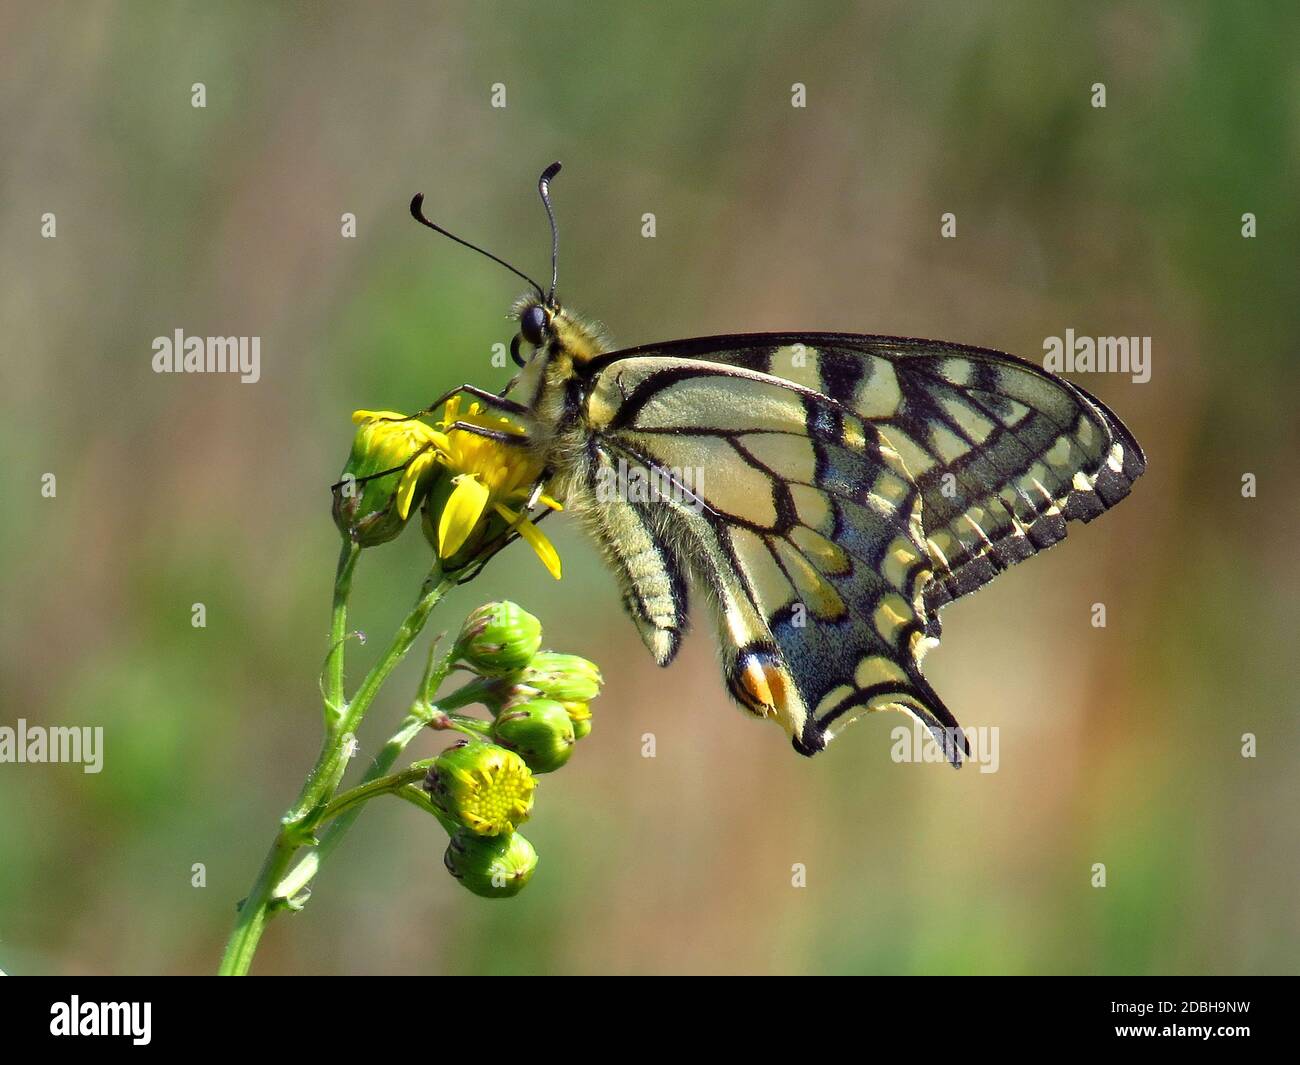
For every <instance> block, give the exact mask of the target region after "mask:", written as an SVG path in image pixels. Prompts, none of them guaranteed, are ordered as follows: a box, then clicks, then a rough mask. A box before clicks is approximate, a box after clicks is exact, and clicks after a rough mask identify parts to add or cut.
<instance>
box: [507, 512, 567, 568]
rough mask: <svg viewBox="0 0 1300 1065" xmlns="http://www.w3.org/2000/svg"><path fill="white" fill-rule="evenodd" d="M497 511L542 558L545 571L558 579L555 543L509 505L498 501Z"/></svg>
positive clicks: (558, 563)
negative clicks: (505, 505) (504, 505)
mask: <svg viewBox="0 0 1300 1065" xmlns="http://www.w3.org/2000/svg"><path fill="white" fill-rule="evenodd" d="M497 513H498V514H500V515H501V516H502V517H503V518H505V519H506V521H508V522H509V523H510V525H511V527H512V528H513V529H514V530H515V532H517V533H518V534H519V535H520V536H521V537H522V538H523V539H524V540H526V541H527V542H528V546H529V547H531V548H532V549H533V550H534V551H536V552H537V557H538V558H540V559H541V560H542V565H543V566H545V567H546V569H547V572H548V573H550V575H551V576H552V577H554V578H555V579H556V580H557V581H558V580H559V579H560V553H559V552H558V551H556V550H555V545H554V544H552V543H551V541H550V540H548V539H547V538H546V534H545V533H544V532H542V530H541V529H539V528H538V527H537V526H536V525H534V524H533V523H532V522H531V521H529V520H528V519H527V518H526V517H524V516H523V515H522V514H516V513H515V512H514V511H512V510H511V509H510V508H509V507H503V506H501V504H500V503H498V504H497Z"/></svg>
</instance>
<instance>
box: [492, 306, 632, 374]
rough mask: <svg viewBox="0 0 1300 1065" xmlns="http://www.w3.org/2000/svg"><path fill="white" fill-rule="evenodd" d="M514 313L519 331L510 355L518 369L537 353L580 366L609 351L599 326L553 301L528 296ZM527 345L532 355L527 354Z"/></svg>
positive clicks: (516, 307) (511, 346) (512, 344)
mask: <svg viewBox="0 0 1300 1065" xmlns="http://www.w3.org/2000/svg"><path fill="white" fill-rule="evenodd" d="M512 313H513V317H515V318H517V319H518V321H519V332H518V333H517V334H515V339H514V341H513V342H512V343H511V345H510V356H511V358H513V359H514V360H515V363H516V364H517V365H519V366H527V365H528V363H529V362H531V361H532V360H533V359H534V358H535V357H536V356H537V355H538V353H545V354H546V356H547V358H548V360H549V359H554V358H556V357H560V358H562V359H567V360H569V361H571V362H572V363H576V364H581V363H584V362H586V361H587V360H589V359H594V358H595V357H596V356H597V355H599V354H601V353H602V352H604V351H606V350H607V349H608V343H607V342H606V340H605V338H604V337H603V336H602V334H601V331H600V330H599V329H598V328H597V327H596V326H594V325H592V324H591V323H590V322H588V321H586V320H585V319H583V318H580V317H579V316H578V315H576V314H573V313H571V312H570V311H567V310H565V309H564V308H563V307H561V306H560V304H559V303H558V302H557V301H556V300H555V299H554V298H550V299H546V298H543V297H540V296H537V295H535V294H534V293H527V294H525V295H524V296H521V297H520V298H519V300H518V301H517V302H516V303H515V306H514V310H513V312H512ZM525 344H527V345H528V346H529V347H530V348H531V349H532V350H531V352H525V350H524V345H525Z"/></svg>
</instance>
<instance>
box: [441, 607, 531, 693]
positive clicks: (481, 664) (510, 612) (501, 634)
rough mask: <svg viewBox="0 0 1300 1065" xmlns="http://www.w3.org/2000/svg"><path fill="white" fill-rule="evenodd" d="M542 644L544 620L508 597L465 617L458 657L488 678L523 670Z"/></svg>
mask: <svg viewBox="0 0 1300 1065" xmlns="http://www.w3.org/2000/svg"><path fill="white" fill-rule="evenodd" d="M541 644H542V623H541V622H540V621H538V620H537V619H536V618H535V617H533V615H532V614H530V613H528V611H527V610H525V609H524V608H523V607H521V606H518V605H517V604H515V603H511V602H509V601H508V600H507V601H503V602H499V603H486V604H485V605H483V606H481V607H479V608H478V609H477V610H475V611H474V612H473V613H472V614H470V616H469V617H467V618H466V619H465V624H464V626H463V627H462V628H461V630H460V636H458V637H457V638H456V656H457V658H459V659H460V660H462V661H464V662H466V663H467V664H468V665H469V666H470V667H471V668H472V669H474V670H475V671H476V672H478V673H481V674H483V676H485V677H500V676H504V675H505V674H508V673H514V672H516V671H517V670H520V669H523V668H524V667H525V666H526V665H528V663H529V662H531V661H532V659H533V655H535V654H537V649H538V648H539V647H540V646H541Z"/></svg>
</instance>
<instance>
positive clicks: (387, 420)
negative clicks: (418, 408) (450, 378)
mask: <svg viewBox="0 0 1300 1065" xmlns="http://www.w3.org/2000/svg"><path fill="white" fill-rule="evenodd" d="M352 420H353V421H354V422H356V423H357V425H359V426H360V428H359V429H358V431H357V439H356V442H355V443H354V444H353V462H352V463H350V465H349V469H351V468H352V467H353V466H354V465H356V458H357V456H359V455H360V456H364V459H365V468H364V472H365V473H366V474H376V473H383V472H391V473H392V477H391V478H389V477H383V478H378V479H376V481H368V482H365V483H367V484H368V485H370V486H372V487H371V488H370V490H369V492H368V498H371V497H383V498H385V499H391V500H392V503H393V506H392V507H391V508H387V511H386V513H387V515H388V517H389V520H387V521H386V522H385V523H384V524H383V529H382V532H383V535H384V536H385V537H386V538H390V539H391V537H392V536H395V535H397V533H398V532H399V531H401V526H402V525H403V524H404V523H405V522H406V519H407V517H408V516H409V515H410V512H411V510H412V508H413V507H414V506H415V504H416V503H417V502H419V500H420V499H421V498H424V499H425V507H424V526H425V534H426V535H427V536H428V538H429V542H430V543H431V544H432V545H433V546H434V548H435V550H436V551H437V552H438V557H439V558H440V559H442V560H443V561H444V562H451V563H452V568H458V564H460V565H463V564H467V563H468V562H470V561H471V560H472V558H473V556H474V553H475V552H476V551H477V549H478V548H479V547H480V546H481V545H482V544H484V543H486V542H488V541H490V540H492V539H493V538H494V537H495V536H498V535H503V534H506V533H508V532H515V533H518V535H519V536H520V537H521V538H522V539H523V540H525V541H526V542H527V543H528V545H529V546H530V547H532V549H533V550H534V551H535V552H537V557H538V558H540V559H541V560H542V565H544V566H545V567H546V569H547V570H548V571H549V572H550V574H551V576H553V577H554V578H555V579H556V580H559V578H560V556H559V555H558V554H557V553H556V550H555V548H554V546H552V544H551V541H550V540H548V539H547V537H546V535H545V534H544V533H543V532H542V531H541V530H540V529H539V528H538V527H537V526H536V525H535V524H534V523H533V522H532V521H531V520H530V519H529V517H528V513H527V512H528V510H529V509H530V508H531V507H532V506H535V505H536V504H538V503H540V504H542V505H543V506H546V507H549V508H551V509H552V510H563V509H564V508H563V507H562V506H561V505H560V504H559V503H558V502H557V501H556V500H554V499H552V498H551V497H550V496H548V495H545V494H543V493H541V492H539V491H538V490H537V482H538V478H539V477H540V476H541V473H542V464H541V462H540V461H539V460H538V459H537V457H536V456H535V455H534V454H533V452H532V451H530V450H529V449H528V447H526V446H525V444H524V440H525V432H524V429H523V428H522V427H521V426H518V425H515V424H514V423H513V422H511V421H510V419H509V418H506V417H503V416H501V415H488V414H485V413H484V412H483V408H482V406H481V405H480V404H478V403H472V404H470V406H469V409H468V410H462V409H461V397H460V396H453V397H452V398H451V399H449V400H448V401H447V403H446V405H445V406H444V407H443V413H442V419H441V420H440V421H439V422H438V426H439V428H437V429H435V428H433V427H432V426H430V425H428V424H427V423H426V422H423V421H421V420H419V419H418V418H409V417H407V416H406V415H403V414H397V413H395V412H394V411H370V410H359V411H356V412H354V413H353V415H352ZM458 422H459V423H461V424H464V425H474V426H478V427H480V428H482V429H486V430H491V431H492V432H493V433H496V434H500V433H508V434H509V435H510V436H512V437H517V438H518V439H519V441H520V443H519V444H518V445H511V444H509V443H504V442H502V441H500V440H496V439H492V438H490V437H487V436H482V435H480V434H478V433H475V432H473V431H471V430H467V429H455V428H452V426H454V425H455V424H456V423H458ZM438 470H441V471H443V472H444V473H445V475H446V476H445V478H444V479H442V480H437V483H433V482H435V480H436V479H435V477H434V473H435V471H438ZM393 478H396V488H395V489H394V488H393V484H392V479H393ZM358 480H360V476H358ZM341 483H342V482H341ZM426 490H427V495H426ZM384 493H387V495H384ZM353 509H356V508H355V507H354V508H353ZM336 510H337V507H336ZM337 516H338V515H337V514H336V517H337ZM348 516H349V517H351V515H348ZM340 527H342V526H340ZM458 556H459V557H458Z"/></svg>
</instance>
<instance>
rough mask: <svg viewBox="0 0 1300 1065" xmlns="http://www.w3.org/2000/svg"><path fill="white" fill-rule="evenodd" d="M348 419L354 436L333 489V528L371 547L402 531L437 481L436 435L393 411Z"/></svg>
mask: <svg viewBox="0 0 1300 1065" xmlns="http://www.w3.org/2000/svg"><path fill="white" fill-rule="evenodd" d="M352 419H353V421H355V422H356V423H357V432H356V436H355V437H354V438H353V440H352V452H351V454H350V455H349V456H348V461H347V463H346V464H345V465H344V467H343V472H342V474H340V476H339V480H338V483H337V484H335V485H334V505H333V515H334V524H335V525H337V526H338V528H339V531H340V532H342V533H343V534H344V535H345V536H348V537H350V538H351V539H352V540H353V541H355V542H356V543H358V544H360V545H361V546H362V547H375V546H377V545H378V544H382V543H387V542H388V541H389V540H391V539H393V537H395V536H396V535H397V534H398V533H400V532H401V531H402V529H404V528H405V527H406V522H407V520H408V519H409V518H410V516H411V513H412V511H413V510H414V509H415V507H416V505H418V502H419V500H420V499H421V497H422V496H423V494H424V493H425V492H426V491H427V490H428V487H429V484H430V483H431V482H432V480H433V479H434V478H435V477H436V475H437V472H438V465H437V454H438V452H437V449H436V447H435V443H434V441H435V439H436V434H435V433H434V431H433V429H431V428H430V427H429V426H428V425H426V424H425V423H424V422H422V421H419V420H416V419H410V418H405V417H404V416H403V415H400V414H397V413H396V412H394V411H357V412H356V413H355V414H353V416H352ZM390 470H391V471H393V472H391V473H390V472H388V471H390ZM377 474H383V476H376V475H377Z"/></svg>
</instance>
